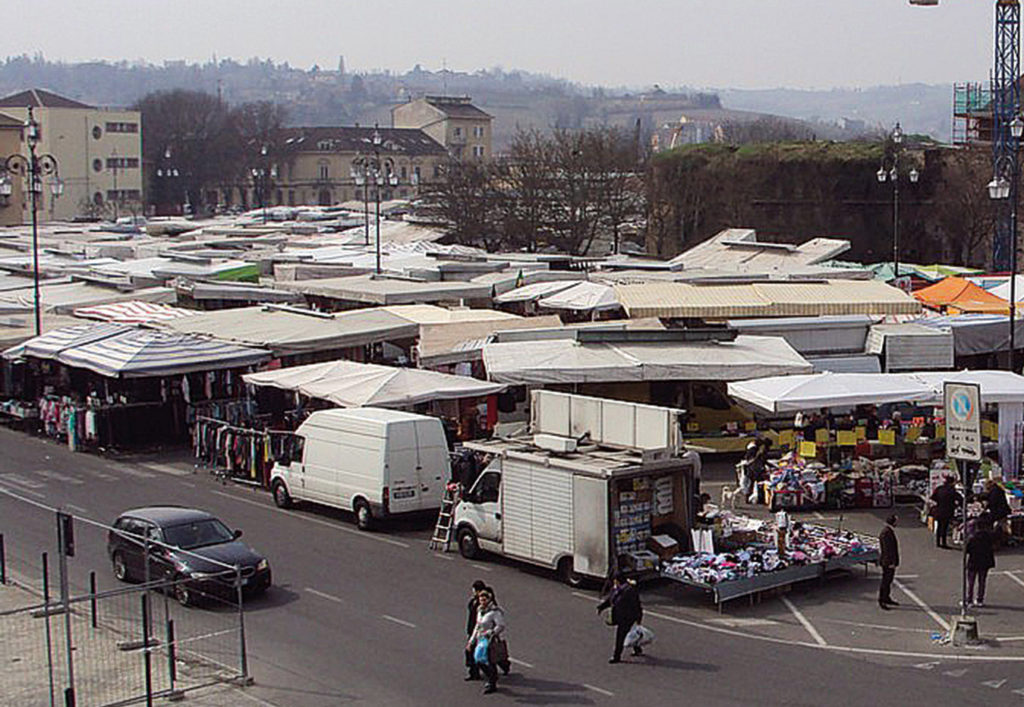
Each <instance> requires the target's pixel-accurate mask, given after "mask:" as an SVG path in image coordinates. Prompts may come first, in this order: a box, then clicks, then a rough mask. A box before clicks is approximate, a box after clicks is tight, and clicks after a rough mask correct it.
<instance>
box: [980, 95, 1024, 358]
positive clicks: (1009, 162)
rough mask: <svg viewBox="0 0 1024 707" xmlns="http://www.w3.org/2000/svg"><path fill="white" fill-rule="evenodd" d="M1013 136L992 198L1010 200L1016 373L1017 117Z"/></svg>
mask: <svg viewBox="0 0 1024 707" xmlns="http://www.w3.org/2000/svg"><path fill="white" fill-rule="evenodd" d="M1010 135H1011V136H1012V137H1013V141H1012V145H1011V146H1010V150H1009V154H1007V155H1002V156H1000V158H999V159H998V160H997V161H996V169H995V174H994V175H993V176H992V181H991V182H989V183H988V195H989V198H990V199H992V200H993V201H995V202H1002V201H1003V200H1005V199H1009V200H1010V317H1009V326H1010V331H1009V337H1008V342H1009V344H1008V345H1009V352H1008V355H1007V357H1006V360H1007V364H1006V365H1007V368H1009V370H1011V371H1012V370H1014V363H1013V357H1014V352H1016V350H1017V346H1016V344H1017V342H1016V335H1017V321H1016V320H1017V197H1018V187H1019V182H1020V174H1019V172H1020V169H1019V165H1018V164H1017V159H1018V154H1019V150H1020V139H1021V136H1022V135H1024V120H1021V117H1020V116H1019V115H1018V116H1014V118H1013V120H1011V121H1010Z"/></svg>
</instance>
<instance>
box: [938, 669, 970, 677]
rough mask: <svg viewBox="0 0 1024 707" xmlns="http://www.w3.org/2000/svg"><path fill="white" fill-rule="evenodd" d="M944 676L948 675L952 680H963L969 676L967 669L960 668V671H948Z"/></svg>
mask: <svg viewBox="0 0 1024 707" xmlns="http://www.w3.org/2000/svg"><path fill="white" fill-rule="evenodd" d="M942 674H943V675H948V676H949V677H951V678H962V677H963V676H964V675H966V674H967V668H960V669H959V670H946V671H945V672H943V673H942Z"/></svg>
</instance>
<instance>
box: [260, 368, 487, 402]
mask: <svg viewBox="0 0 1024 707" xmlns="http://www.w3.org/2000/svg"><path fill="white" fill-rule="evenodd" d="M243 380H245V382H247V383H252V384H253V385H259V386H273V387H275V388H281V389H283V390H293V391H298V392H300V393H302V394H303V395H306V396H308V397H311V398H318V399H321V400H327V401H329V402H332V403H336V404H338V405H341V406H342V407H362V406H376V407H407V406H410V405H416V404H417V403H424V402H428V401H431V400H452V399H457V398H469V397H479V396H484V395H491V394H493V393H499V392H501V391H502V390H504V389H505V386H504V385H501V384H497V383H489V382H487V381H481V380H477V379H476V378H469V377H467V376H453V375H449V374H447V373H438V372H436V371H424V370H420V369H417V368H393V367H391V366H380V365H377V364H372V363H356V362H354V361H328V362H327V363H314V364H311V365H308V366H295V367H293V368H281V369H278V370H275V371H264V372H261V373H250V374H248V375H245V376H243Z"/></svg>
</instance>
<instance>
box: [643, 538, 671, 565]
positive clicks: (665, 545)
mask: <svg viewBox="0 0 1024 707" xmlns="http://www.w3.org/2000/svg"><path fill="white" fill-rule="evenodd" d="M647 549H648V550H650V551H651V552H653V553H654V554H655V555H657V556H658V557H660V558H661V559H662V560H670V559H672V558H673V557H674V556H675V555H678V554H679V543H677V542H676V541H675V540H673V539H672V536H671V535H652V536H651V537H649V538H647Z"/></svg>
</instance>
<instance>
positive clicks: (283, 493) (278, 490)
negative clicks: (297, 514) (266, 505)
mask: <svg viewBox="0 0 1024 707" xmlns="http://www.w3.org/2000/svg"><path fill="white" fill-rule="evenodd" d="M273 492H274V505H275V506H277V507H278V508H291V507H292V496H291V494H290V493H288V488H287V487H286V486H285V485H284V482H283V481H275V482H274V490H273Z"/></svg>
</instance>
